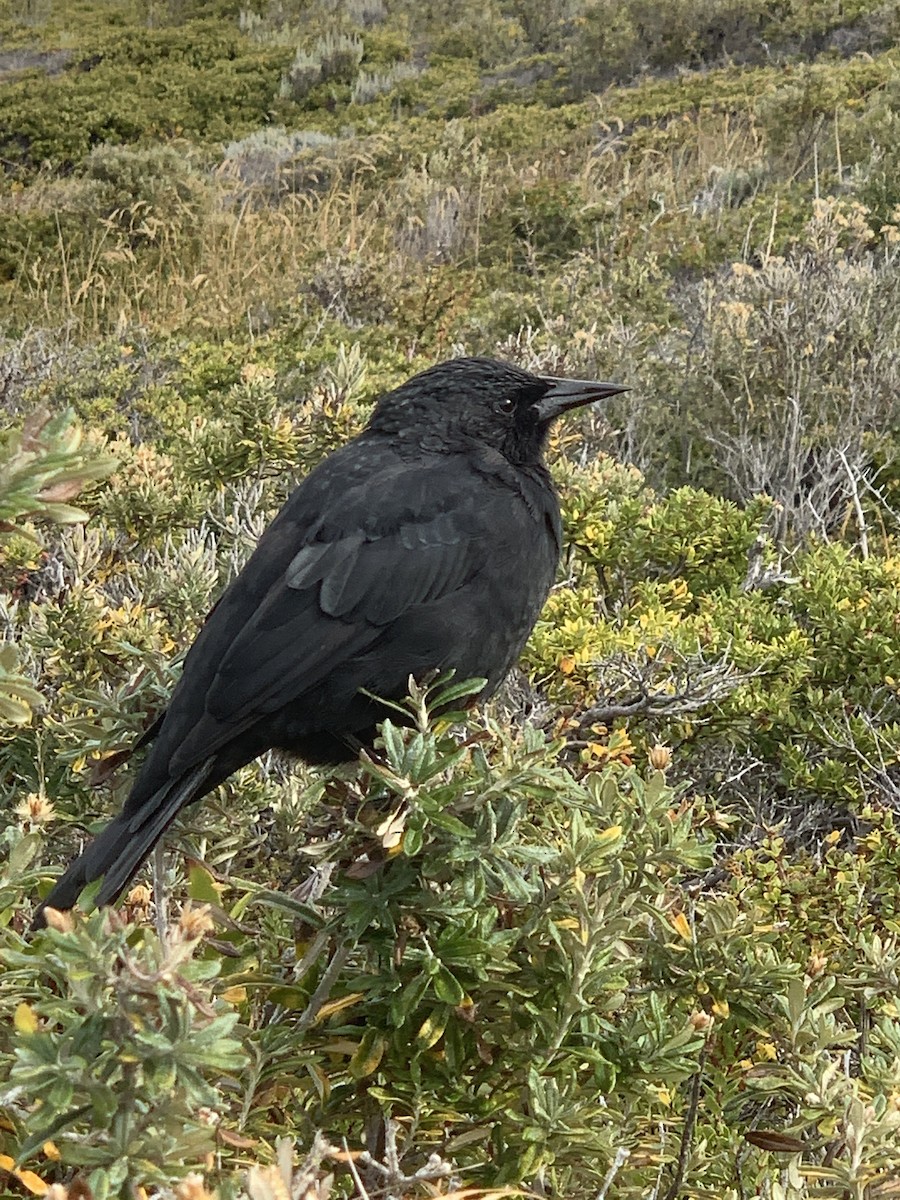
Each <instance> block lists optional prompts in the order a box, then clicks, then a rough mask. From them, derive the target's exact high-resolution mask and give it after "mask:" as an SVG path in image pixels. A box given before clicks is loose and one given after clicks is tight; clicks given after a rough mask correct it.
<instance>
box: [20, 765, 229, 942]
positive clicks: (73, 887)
mask: <svg viewBox="0 0 900 1200" xmlns="http://www.w3.org/2000/svg"><path fill="white" fill-rule="evenodd" d="M214 765H215V758H209V759H207V760H206V762H203V763H200V764H199V766H196V767H194V769H193V770H192V771H189V772H188V773H187V774H186V775H182V776H180V777H179V778H178V779H173V780H172V781H171V782H170V783H168V784H166V785H165V786H164V787H162V788H160V789H159V791H157V792H156V793H155V794H154V795H152V796H150V797H149V798H148V799H147V801H146V802H145V803H143V804H142V805H141V806H140V808H139V809H138V811H137V812H135V813H132V814H129V813H128V808H127V805H126V808H125V812H123V813H122V814H121V815H120V816H118V817H116V818H115V819H114V820H112V821H110V823H109V824H108V825H107V826H106V828H105V829H104V830H102V832H101V833H99V834H98V835H97V837H96V838H94V840H93V841H92V842H91V844H90V845H89V846H88V847H87V849H85V850H84V851H83V852H82V853H81V854H80V855H79V856H78V858H76V859H75V861H74V862H73V863H72V865H71V866H70V867H69V869H68V871H66V873H65V874H64V875H63V876H62V878H61V879H59V880H57V882H56V884H55V886H54V887H53V889H52V891H51V892H50V895H49V896H48V897H47V898H46V900H44V902H43V903H42V904H41V905H40V906H39V907H38V909H37V911H36V912H35V914H34V918H33V920H32V923H31V927H32V929H42V928H43V927H44V925H46V923H47V922H46V918H45V916H44V909H45V908H60V909H69V908H72V906H73V905H74V904H75V901H76V900H77V899H78V896H79V894H80V893H81V890H82V888H84V887H86V886H87V885H88V884H89V883H92V882H93V881H94V880H95V879H99V878H100V876H101V875H103V876H105V878H104V880H103V884H102V886H101V888H100V891H99V892H98V893H97V899H96V903H97V905H98V906H99V905H104V904H112V903H113V902H114V901H115V900H117V899H118V897H119V896H120V894H121V893H122V891H123V890H124V889H125V887H126V886H127V885H128V883H129V882H130V881H131V879H132V878H133V876H134V875H135V873H136V872H137V869H138V867H139V866H140V865H141V863H142V862H143V861H144V859H145V858H146V857H147V855H148V854H149V853H150V851H151V850H152V849H153V847H154V846H155V845H156V843H157V842H158V841H159V839H160V838H161V837H162V835H163V834H164V833H165V831H166V830H167V829H168V827H169V826H170V825H171V824H172V822H173V821H174V820H175V817H176V816H177V815H178V813H179V811H180V810H181V809H182V808H183V807H184V806H185V804H189V803H190V802H191V800H195V799H197V797H198V796H199V795H202V794H203V792H205V791H206V790H208V780H209V777H210V774H211V773H212V770H213V767H214Z"/></svg>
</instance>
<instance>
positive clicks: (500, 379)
mask: <svg viewBox="0 0 900 1200" xmlns="http://www.w3.org/2000/svg"><path fill="white" fill-rule="evenodd" d="M626 391H628V388H627V387H625V386H623V385H622V384H618V383H600V382H594V381H589V380H584V379H556V378H554V377H552V376H547V375H532V374H530V373H529V372H528V371H523V370H521V369H520V368H519V367H514V366H513V365H512V364H511V363H505V362H499V361H497V360H496V359H493V358H454V359H451V360H450V361H449V362H443V363H438V364H437V366H434V367H429V369H428V370H427V371H422V372H421V374H419V375H414V376H413V377H412V379H409V380H407V382H406V383H404V384H401V385H400V387H398V388H396V389H395V390H394V391H392V392H388V393H387V394H386V395H384V396H382V397H381V399H380V400H379V401H378V404H377V405H376V407H375V411H374V413H373V414H372V418H371V421H370V422H369V428H370V429H371V430H373V431H374V432H379V433H386V434H391V435H393V436H399V437H403V438H407V437H408V438H410V439H411V440H415V441H416V443H417V444H418V445H420V446H422V447H423V448H425V449H430V448H433V449H435V450H440V449H443V448H446V449H453V448H455V447H456V446H458V445H460V444H466V443H468V444H471V443H472V442H473V441H476V442H480V443H482V444H484V445H487V446H490V447H491V448H492V449H495V450H499V451H500V452H501V453H502V454H503V455H504V456H505V457H506V458H507V459H509V460H510V461H511V462H515V463H528V462H539V461H540V458H541V453H542V451H543V448H544V445H545V443H546V440H547V434H548V433H549V430H550V426H551V424H552V423H553V421H554V420H555V419H556V417H559V416H562V414H563V413H565V412H568V411H569V409H572V408H580V407H581V406H582V405H584V404H592V403H594V402H595V401H597V400H603V399H605V398H607V397H609V396H615V395H617V394H618V393H619V392H626Z"/></svg>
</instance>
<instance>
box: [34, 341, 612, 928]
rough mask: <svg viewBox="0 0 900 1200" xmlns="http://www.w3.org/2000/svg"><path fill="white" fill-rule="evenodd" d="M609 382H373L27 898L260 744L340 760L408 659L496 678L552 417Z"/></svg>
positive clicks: (118, 886)
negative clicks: (127, 785)
mask: <svg viewBox="0 0 900 1200" xmlns="http://www.w3.org/2000/svg"><path fill="white" fill-rule="evenodd" d="M624 390H625V389H624V388H622V387H620V386H618V385H616V384H610V383H593V382H582V381H573V380H560V379H552V378H547V377H540V376H537V375H532V374H529V373H528V372H526V371H522V370H520V369H518V368H517V367H514V366H511V365H509V364H506V363H501V362H496V361H494V360H492V359H485V358H460V359H455V360H453V361H450V362H446V363H441V364H439V365H438V366H435V367H432V368H431V369H430V370H427V371H424V372H422V373H421V374H420V375H416V376H415V377H414V378H412V379H410V380H409V381H408V382H406V383H404V384H403V385H402V386H401V387H399V388H397V389H396V390H395V391H392V392H389V393H388V394H386V395H385V396H383V397H382V398H381V399H380V401H379V402H378V404H377V405H376V407H375V410H374V413H373V415H372V418H371V420H370V421H369V424H368V426H367V427H366V428H365V430H364V431H363V432H362V433H361V434H360V435H359V436H358V437H357V438H355V439H354V440H353V441H351V442H349V443H348V444H347V445H346V446H344V447H342V448H341V449H340V450H338V451H336V452H335V453H334V454H332V455H330V456H329V457H328V458H326V459H325V460H324V461H323V462H322V463H320V464H319V466H317V467H316V468H315V470H313V471H312V472H311V473H310V474H309V475H308V476H307V477H306V478H305V479H304V480H303V481H302V482H301V483H300V485H299V486H298V487H297V489H296V490H295V491H294V493H293V494H292V495H291V497H290V498H289V499H288V501H287V503H286V504H285V505H284V507H283V508H282V510H281V512H280V513H279V514H278V516H277V517H276V518H275V520H274V521H273V522H272V524H271V525H270V526H269V528H268V529H267V530H266V531H265V533H264V534H263V536H262V537H261V538H260V541H259V544H258V545H257V547H256V550H255V551H254V553H253V555H252V556H251V558H250V560H249V561H248V562H247V564H246V566H245V567H244V569H243V570H242V571H241V573H240V574H239V575H238V577H237V578H236V579H235V580H234V582H233V583H232V584H231V585H230V586H229V587H228V588H227V589H226V591H225V592H224V594H223V595H222V597H221V599H220V601H219V603H218V604H217V605H216V607H215V608H214V609H213V611H212V613H211V614H210V616H209V618H208V619H207V621H206V623H205V624H204V625H203V627H202V628H201V630H200V632H199V634H198V636H197V639H196V641H195V642H194V644H193V646H192V647H191V649H190V651H189V653H188V655H187V657H186V659H185V663H184V671H183V674H182V677H181V680H180V682H179V683H178V685H177V687H176V688H175V690H174V692H173V694H172V698H171V702H170V704H169V706H168V708H167V710H166V712H165V714H164V717H163V718H162V719H161V720H160V721H159V722H157V725H156V727H155V737H154V740H153V743H152V745H151V747H150V749H149V751H148V753H147V755H146V758H145V761H144V763H143V766H142V768H141V770H140V773H139V774H138V777H137V779H136V781H135V783H134V786H133V788H132V791H131V793H130V795H129V796H128V799H127V800H126V802H125V805H124V808H123V810H122V813H121V814H120V815H119V816H118V817H116V818H115V819H114V820H113V821H111V822H110V824H109V825H107V826H106V828H105V829H104V830H103V831H102V832H101V833H100V834H99V836H98V837H97V838H96V839H95V840H94V841H93V842H92V843H91V844H90V845H89V846H88V847H87V848H86V849H85V851H84V852H83V854H82V855H81V856H80V857H79V858H78V859H76V861H75V862H74V863H73V864H72V865H71V866H70V867H69V869H68V870H67V871H66V873H65V874H64V875H63V876H62V878H61V879H60V880H59V881H58V882H57V884H56V885H55V887H54V888H53V889H52V891H51V892H50V894H49V896H48V897H47V899H46V901H45V902H44V905H42V906H41V908H40V909H39V910H38V913H37V915H36V918H35V923H36V924H41V923H42V921H43V918H42V910H43V907H44V906H46V905H51V906H53V907H55V908H61V909H66V908H70V907H71V906H72V905H73V904H74V903H75V901H76V899H77V897H78V894H79V892H80V891H81V889H82V888H83V887H84V886H85V885H86V884H87V883H89V882H91V881H92V880H94V879H97V878H99V877H100V876H101V875H104V876H105V878H104V882H103V884H102V886H101V888H100V891H99V893H98V897H97V899H98V903H100V904H108V903H111V902H112V901H114V900H115V899H116V898H117V897H118V896H119V894H120V893H121V891H122V890H123V888H124V887H125V886H126V885H127V884H128V882H129V881H130V880H131V879H132V877H133V876H134V874H135V872H136V871H137V869H138V867H139V866H140V864H141V863H142V862H143V860H144V859H145V858H146V857H147V855H148V854H149V852H150V850H151V849H152V847H153V846H154V845H155V843H156V842H157V841H158V839H159V838H160V837H161V836H162V834H163V833H164V831H165V830H166V828H167V827H168V826H169V824H170V823H171V822H172V821H173V820H174V818H175V816H176V815H177V813H178V811H179V810H180V809H181V808H182V807H183V806H184V805H185V804H188V803H190V802H192V801H194V800H196V799H198V798H199V797H201V796H203V795H205V794H206V793H207V792H209V791H210V790H211V789H212V788H214V787H216V786H217V784H219V783H221V782H222V780H224V779H226V778H227V777H228V776H229V775H230V774H231V773H232V772H233V771H236V770H237V769H238V768H239V767H241V766H243V765H244V764H245V763H248V762H250V761H251V760H252V759H254V758H256V757H257V755H259V754H261V753H263V752H264V751H265V750H267V749H269V748H271V747H278V748H280V749H283V750H287V751H290V752H292V753H295V754H298V755H299V756H300V757H302V758H303V759H305V760H306V761H307V762H310V763H333V762H340V761H342V760H346V759H349V758H353V757H355V755H356V753H357V750H358V748H359V746H360V745H366V744H369V743H371V741H372V740H373V738H374V736H375V731H376V728H375V727H376V723H377V722H378V721H379V720H380V719H383V717H384V715H385V713H384V712H383V710H380V709H379V706H378V705H377V703H376V702H375V701H374V700H373V699H371V697H370V696H367V695H366V694H365V693H366V692H368V693H374V694H375V695H377V696H381V697H384V698H386V699H394V700H396V699H401V698H403V697H404V696H405V695H406V693H407V690H408V680H409V677H410V675H412V676H414V677H416V678H422V677H423V676H425V675H427V674H428V673H430V672H432V671H435V670H438V671H447V670H450V669H453V670H454V671H455V672H456V677H457V678H458V679H466V678H470V677H475V676H479V677H484V678H486V679H487V686H486V687H485V689H484V693H483V696H488V695H490V694H491V693H492V692H493V691H495V690H496V688H497V687H498V685H499V684H500V682H501V681H502V679H503V678H504V676H505V675H506V673H507V672H508V671H509V669H510V668H511V667H512V665H513V664H514V662H515V660H516V658H517V657H518V655H519V653H520V652H521V650H522V647H523V646H524V644H525V640H526V639H527V637H528V635H529V633H530V632H531V629H532V627H533V626H534V623H535V621H536V620H537V617H538V614H539V612H540V610H541V607H542V605H543V603H544V601H545V599H546V597H547V594H548V592H549V590H550V587H551V584H552V582H553V578H554V574H555V571H556V567H557V563H558V561H559V555H560V549H561V528H560V515H559V505H558V502H557V498H556V494H555V491H554V488H553V485H552V483H551V481H550V476H549V474H548V472H547V469H546V466H545V465H544V461H543V449H544V445H545V442H546V438H547V432H548V430H549V427H550V424H551V423H552V421H553V419H554V418H555V417H557V416H559V415H560V414H561V413H562V412H565V411H566V410H567V409H569V408H574V407H577V406H579V405H582V404H587V403H590V402H592V401H594V400H599V399H601V398H604V397H607V396H611V395H614V394H615V393H617V392H621V391H624Z"/></svg>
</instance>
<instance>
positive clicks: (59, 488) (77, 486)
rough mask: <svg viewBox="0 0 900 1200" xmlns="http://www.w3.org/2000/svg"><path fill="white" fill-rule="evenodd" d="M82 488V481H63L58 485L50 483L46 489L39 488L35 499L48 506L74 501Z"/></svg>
mask: <svg viewBox="0 0 900 1200" xmlns="http://www.w3.org/2000/svg"><path fill="white" fill-rule="evenodd" d="M83 487H84V480H78V479H63V480H61V481H60V482H59V483H51V484H50V485H49V486H48V487H45V488H41V490H40V491H39V492H38V494H37V498H38V500H44V501H46V502H47V503H49V504H62V503H65V501H66V500H74V499H75V497H76V496H77V495H78V493H79V492H80V491H81V489H82V488H83Z"/></svg>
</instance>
